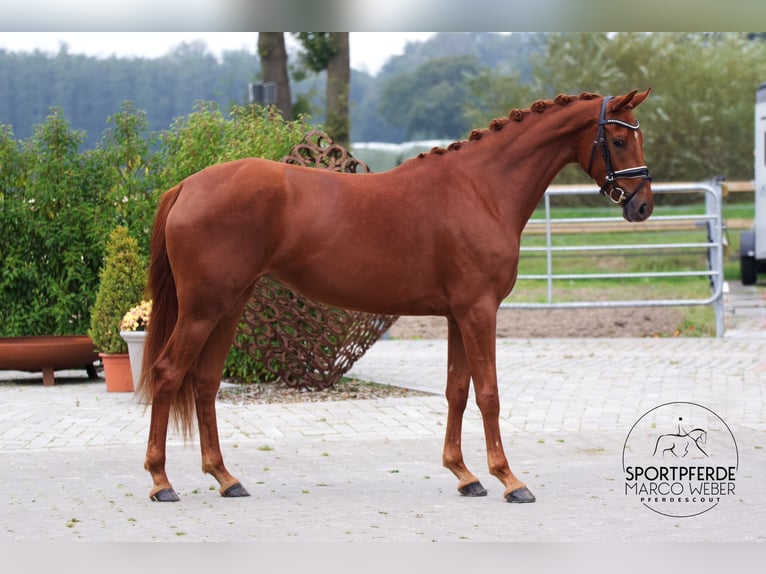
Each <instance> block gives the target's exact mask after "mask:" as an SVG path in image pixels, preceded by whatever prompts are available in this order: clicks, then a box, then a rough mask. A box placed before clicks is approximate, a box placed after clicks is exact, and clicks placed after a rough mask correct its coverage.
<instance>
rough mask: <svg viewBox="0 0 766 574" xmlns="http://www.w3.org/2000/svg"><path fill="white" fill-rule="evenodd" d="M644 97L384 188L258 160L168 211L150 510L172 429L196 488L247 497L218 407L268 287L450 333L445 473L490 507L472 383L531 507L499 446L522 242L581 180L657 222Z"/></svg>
mask: <svg viewBox="0 0 766 574" xmlns="http://www.w3.org/2000/svg"><path fill="white" fill-rule="evenodd" d="M648 95H649V90H647V91H645V92H642V93H638V91H637V90H634V91H632V92H630V93H629V94H627V95H623V96H618V97H608V96H607V97H602V96H598V95H596V94H589V93H584V94H581V95H580V96H564V95H561V96H558V97H557V98H556V99H555V100H545V101H538V102H535V103H534V104H533V105H532V106H531V107H530V109H525V110H513V111H512V112H511V113H510V115H509V116H508V117H507V118H499V119H495V120H493V121H492V122H491V123H490V125H489V127H488V128H487V129H484V130H474V131H473V132H471V134H470V136H469V138H468V140H467V141H461V142H455V143H453V144H451V145H450V146H449V147H448V149H446V150H445V149H434V150H432V151H431V152H430V153H428V154H420V155H419V156H418V157H417V158H413V159H410V160H408V161H406V162H405V163H403V164H402V165H400V166H398V167H396V168H395V169H392V170H390V171H387V172H383V173H372V174H347V173H332V172H327V171H320V170H316V169H309V168H304V167H299V166H294V165H288V164H284V163H277V162H272V161H267V160H263V159H244V160H239V161H234V162H229V163H224V164H220V165H215V166H212V167H209V168H206V169H204V170H202V171H200V172H198V173H196V174H194V175H192V176H190V177H188V178H186V179H185V180H183V181H182V182H181V183H179V184H178V185H177V186H176V187H174V188H172V189H170V190H169V191H167V192H166V193H165V195H164V196H163V198H162V201H161V203H160V205H159V208H158V211H157V216H156V220H155V223H154V229H153V233H152V253H151V263H150V273H149V275H150V279H149V289H150V291H151V294H152V297H153V299H154V308H153V311H152V326H151V329H150V331H149V335H148V340H147V342H146V348H145V351H144V365H143V374H142V381H141V385H140V387H139V392H140V393H142V394H143V397H144V398H145V399H146V400H147V401H148V400H151V402H152V408H151V428H150V431H149V440H148V447H147V452H146V462H145V468H146V469H147V470H148V471H149V473H151V477H152V480H153V482H154V486H153V488H152V490H151V493H150V496H151V498H152V499H153V500H158V501H175V500H178V496H177V495H176V493H175V492H174V490H173V488H172V486H171V484H170V482H169V480H168V477H167V474H166V473H165V457H166V453H165V443H166V438H167V430H168V422H169V418H170V417H171V415H173V420H174V422H176V423H177V424H178V425H179V426H180V428H181V429H182V430H183V431H185V433H186V434H187V436H188V434H189V433H191V431H192V429H193V425H194V413H195V411H196V419H197V425H198V428H199V440H200V448H201V451H202V470H203V472H206V473H210V474H211V475H213V476H214V477H215V479H216V480H217V481H218V483H219V484H220V493H221V494H222V495H223V496H227V497H236V496H247V495H248V493H247V490H245V488H244V487H243V486H242V485H241V484H240V483H239V481H238V480H237V479H236V478H235V477H234V476H232V475H231V474H230V473H229V472H228V470H226V467H225V466H224V463H223V457H222V455H221V451H220V446H219V440H218V429H217V423H216V413H215V400H216V393H217V391H218V388H219V385H220V380H221V372H222V369H223V366H224V361H225V359H226V355H227V353H228V351H229V347H230V346H231V344H232V341H233V337H234V333H235V330H236V327H237V323H238V320H239V316H240V313H241V312H242V309H243V307H244V305H245V303H246V301H247V300H248V298H249V297H250V295H251V293H252V291H253V286H254V284H255V282H256V281H257V280H258V278H259V277H261V276H263V275H267V274H268V275H270V276H272V277H274V278H276V279H278V280H279V281H281V282H283V283H284V284H286V285H288V286H289V287H291V288H293V289H295V290H297V291H299V292H301V293H303V294H305V295H306V296H308V297H311V298H314V299H316V300H318V301H323V302H325V303H328V304H331V305H334V306H338V307H345V308H349V309H356V310H360V311H367V312H371V313H378V314H391V315H441V316H445V317H446V318H447V320H448V324H449V341H448V370H447V388H446V398H447V402H448V410H449V414H448V417H447V428H446V438H445V442H444V453H443V463H444V466H446V467H447V468H448V469H449V470H450V471H452V472H453V473H454V474H455V476H456V477H457V479H458V490H459V492H460V493H462V494H463V495H466V496H483V495H486V490H485V489H484V487H483V486H482V485H481V483H480V482H479V479H478V478H477V477H476V476H475V475H474V474H473V473H472V472H471V471H470V470H468V468H467V467H466V465H465V463H464V462H463V455H462V450H461V427H462V417H463V411H464V409H465V407H466V402H467V399H468V391H469V384H470V381H471V379H473V383H474V388H475V395H476V402H477V404H478V407H479V410H480V412H481V416H482V420H483V424H484V433H485V439H486V447H487V458H488V462H489V472H490V473H491V474H492V475H494V476H495V477H497V478H498V479H499V480H500V481H501V482H502V483H503V486H504V493H503V496H504V497H505V499H506V500H508V501H509V502H533V501H534V500H535V498H534V496H533V495H532V493H531V492H530V491H529V490H528V489H527V488H526V486H525V485H524V483H523V482H522V481H521V480H519V479H518V478H517V477H516V476H515V475H514V474H513V472H511V469H510V467H509V466H508V461H507V459H506V456H505V453H504V452H503V447H502V441H501V437H500V428H499V420H498V419H499V410H500V406H499V400H498V390H497V374H496V371H495V322H496V315H497V311H498V307H499V304H500V302H501V301H502V300H503V299H504V298H505V297H506V296H507V295H508V294H509V293H510V291H511V289H512V288H513V285H514V282H515V280H516V274H517V266H518V262H519V241H520V236H521V232H522V229H524V225H525V224H526V223H527V220H528V219H529V218H530V216H531V215H532V212H533V211H534V209H535V207H536V206H537V204H538V202H539V201H540V199H541V198H542V196H543V194H544V192H545V190H546V188H547V187H548V185H549V184H550V183H551V181H552V180H553V178H554V176H555V175H556V174H557V173H558V172H559V171H560V170H561V169H562V168H563V167H564V166H565V165H566V164H568V163H573V162H578V163H579V164H580V166H581V167H582V168H583V169H584V170H585V171H586V172H587V173H588V174H589V175H590V176H591V177H592V178H593V179H595V180H596V181H597V182H598V183H599V185H601V186H602V187H601V191H602V193H603V194H605V195H607V196H608V197H610V198H611V199H612V201H614V202H615V203H617V204H619V205H620V206H621V207H622V213H623V216H624V218H625V219H627V220H628V221H643V220H645V219H646V218H647V217H649V215H650V214H651V213H652V208H653V205H654V204H653V199H652V191H651V185H650V177H649V171H648V169H647V168H646V166H645V165H644V157H643V151H642V147H641V146H642V136H641V132H640V131H639V128H638V122H637V121H636V119H635V117H634V115H633V109H634V108H635V107H636V106H638V105H639V104H640V103H641V102H643V101H644V100H645V99H646V98H647V96H648Z"/></svg>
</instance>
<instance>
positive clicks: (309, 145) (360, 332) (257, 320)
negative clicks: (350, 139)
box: [234, 131, 396, 390]
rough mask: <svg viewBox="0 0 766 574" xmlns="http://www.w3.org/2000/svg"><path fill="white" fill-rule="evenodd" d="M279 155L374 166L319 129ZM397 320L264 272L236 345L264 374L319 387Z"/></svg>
mask: <svg viewBox="0 0 766 574" xmlns="http://www.w3.org/2000/svg"><path fill="white" fill-rule="evenodd" d="M281 161H282V162H284V163H290V164H295V165H302V166H305V167H316V168H320V169H327V170H331V171H344V172H349V173H357V172H360V171H361V172H369V171H370V168H369V167H367V165H366V164H365V163H364V162H362V161H360V160H358V159H356V158H354V157H353V156H352V155H351V154H350V153H349V152H348V151H347V150H346V149H345V148H343V147H342V146H339V145H337V144H335V143H333V141H332V139H331V138H330V137H329V136H327V135H326V134H324V133H322V132H318V131H313V132H310V133H309V134H307V135H306V138H305V139H304V141H303V143H300V144H298V145H296V146H295V147H293V149H292V151H291V153H290V155H288V156H285V157H284V158H282V160H281ZM394 321H396V317H395V316H391V315H372V314H369V313H361V312H358V311H349V310H345V309H340V308H337V307H331V306H330V305H325V304H323V303H318V302H316V301H313V300H311V299H308V298H306V297H304V296H303V295H301V294H300V293H296V292H294V291H292V290H290V289H289V288H288V287H286V286H284V285H283V284H281V283H279V282H278V281H276V280H275V279H272V278H271V277H268V276H266V277H262V278H261V279H259V280H258V282H257V283H256V284H255V291H254V292H253V296H252V297H251V298H250V301H249V302H248V303H247V305H246V306H245V310H244V311H243V313H242V318H241V320H240V324H239V327H238V331H237V337H236V340H235V343H234V345H235V347H237V348H238V349H239V350H240V351H242V352H244V353H247V354H248V355H249V356H252V357H256V359H257V361H258V363H260V364H261V365H262V368H261V372H260V374H261V376H262V377H263V378H264V379H266V380H281V381H282V382H284V383H285V384H287V385H288V386H291V387H296V388H306V389H311V390H321V389H325V388H327V387H330V386H332V385H334V384H335V383H337V382H338V381H339V380H340V378H341V377H342V376H343V375H344V374H345V373H346V372H347V371H348V370H349V369H350V368H351V367H352V365H353V364H354V362H355V361H357V360H358V359H359V358H360V357H361V356H362V355H363V354H364V352H365V351H366V350H367V349H369V348H370V346H371V345H372V344H373V343H375V341H377V340H378V339H379V338H380V336H381V335H382V334H383V333H385V332H386V330H388V328H389V327H390V326H391V325H392V324H393V323H394Z"/></svg>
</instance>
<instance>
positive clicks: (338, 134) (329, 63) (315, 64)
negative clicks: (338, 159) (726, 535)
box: [297, 32, 351, 147]
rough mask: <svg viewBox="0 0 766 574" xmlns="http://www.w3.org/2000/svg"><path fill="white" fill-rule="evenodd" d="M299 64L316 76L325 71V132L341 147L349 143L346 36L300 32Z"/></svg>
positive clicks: (348, 51)
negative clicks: (301, 47) (301, 51)
mask: <svg viewBox="0 0 766 574" xmlns="http://www.w3.org/2000/svg"><path fill="white" fill-rule="evenodd" d="M297 37H298V39H299V40H300V42H301V44H302V45H303V48H304V52H303V53H302V54H301V59H302V61H303V64H304V65H305V66H306V67H307V68H308V69H309V70H311V71H313V72H316V73H319V72H321V71H323V70H327V84H326V91H325V112H326V113H325V131H326V132H327V133H328V135H330V136H331V137H332V138H333V140H334V141H335V142H336V143H337V144H339V145H342V146H344V147H347V146H348V143H349V134H350V126H349V111H348V106H349V89H350V83H351V64H350V47H349V36H348V32H300V33H298V34H297Z"/></svg>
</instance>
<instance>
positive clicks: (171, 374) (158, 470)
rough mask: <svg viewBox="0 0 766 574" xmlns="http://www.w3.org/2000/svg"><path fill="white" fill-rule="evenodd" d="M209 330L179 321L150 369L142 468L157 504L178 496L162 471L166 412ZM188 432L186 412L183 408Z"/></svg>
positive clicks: (204, 324)
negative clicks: (149, 402)
mask: <svg viewBox="0 0 766 574" xmlns="http://www.w3.org/2000/svg"><path fill="white" fill-rule="evenodd" d="M211 329H212V326H211V323H210V322H207V321H198V322H195V323H193V324H191V325H190V326H189V327H188V328H184V323H183V322H182V320H179V322H178V323H177V324H176V327H175V328H174V330H173V334H172V335H171V337H170V339H169V340H168V342H167V344H166V345H165V348H164V349H163V351H162V353H160V356H159V357H158V358H157V361H156V362H155V363H154V365H153V366H152V374H151V377H152V380H153V381H155V385H154V389H153V394H152V410H151V423H150V426H149V440H148V442H147V447H146V458H145V461H144V468H145V469H146V470H147V471H149V474H151V477H152V482H153V487H152V490H151V492H150V493H149V496H150V498H151V499H152V500H155V501H159V502H175V501H177V500H178V495H177V494H176V493H175V491H174V490H173V487H172V486H171V484H170V481H169V480H168V476H167V473H166V472H165V461H166V441H167V434H168V423H169V419H170V409H171V405H172V404H173V402H174V400H175V399H176V397H177V395H178V393H179V392H182V391H181V386H182V385H183V383H184V379H185V377H186V374H187V372H188V370H189V367H190V366H191V365H192V363H193V362H194V361H195V360H196V359H197V355H198V353H199V351H200V350H201V349H202V347H203V346H204V344H205V341H206V340H207V338H208V335H209V334H210V331H211ZM187 406H188V403H187ZM185 413H186V414H187V420H186V421H185V424H186V428H187V429H188V426H189V424H188V423H189V421H188V413H189V409H188V408H187V409H185Z"/></svg>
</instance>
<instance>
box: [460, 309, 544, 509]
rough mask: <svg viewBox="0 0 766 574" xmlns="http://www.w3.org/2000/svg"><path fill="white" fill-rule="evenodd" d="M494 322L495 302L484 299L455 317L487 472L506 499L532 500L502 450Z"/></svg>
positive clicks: (531, 495) (532, 497) (514, 500)
mask: <svg viewBox="0 0 766 574" xmlns="http://www.w3.org/2000/svg"><path fill="white" fill-rule="evenodd" d="M496 322H497V306H496V305H494V304H492V303H488V302H484V304H481V303H479V304H476V305H474V306H473V307H471V308H470V309H469V310H468V311H467V312H466V313H465V314H464V315H462V316H461V317H458V325H459V326H460V332H461V334H462V337H463V344H464V346H465V352H466V356H467V358H468V364H469V366H470V369H471V376H472V377H473V382H474V389H475V392H476V403H477V405H478V407H479V411H481V417H482V422H483V424H484V436H485V440H486V443H487V460H488V463H489V472H490V473H491V474H492V475H493V476H495V477H497V478H498V479H499V480H500V482H502V483H503V485H504V486H505V491H504V492H503V496H504V497H505V499H506V500H507V501H508V502H534V501H535V497H534V495H533V494H532V493H531V492H530V491H529V489H527V487H526V485H525V484H524V483H523V482H522V481H520V480H519V479H518V478H517V477H516V476H515V475H514V474H513V472H512V471H511V468H510V467H509V466H508V459H507V458H506V457H505V452H504V451H503V441H502V438H501V435H500V399H499V396H498V390H497V370H496V361H495V333H496Z"/></svg>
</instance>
